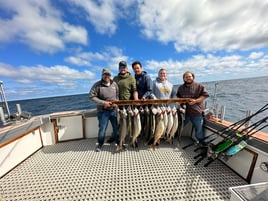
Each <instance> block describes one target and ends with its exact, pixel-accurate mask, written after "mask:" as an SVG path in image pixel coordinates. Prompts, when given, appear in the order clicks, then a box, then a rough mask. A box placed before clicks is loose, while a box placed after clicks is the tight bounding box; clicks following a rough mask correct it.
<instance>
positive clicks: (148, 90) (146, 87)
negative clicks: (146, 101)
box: [135, 71, 153, 99]
mask: <svg viewBox="0 0 268 201" xmlns="http://www.w3.org/2000/svg"><path fill="white" fill-rule="evenodd" d="M135 79H136V83H137V90H138V95H139V99H141V98H143V97H144V98H150V97H151V94H152V91H153V81H152V79H151V77H150V75H148V74H147V72H145V71H142V73H141V74H140V75H136V74H135Z"/></svg>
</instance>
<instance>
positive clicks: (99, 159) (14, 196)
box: [0, 137, 247, 201]
mask: <svg viewBox="0 0 268 201" xmlns="http://www.w3.org/2000/svg"><path fill="white" fill-rule="evenodd" d="M188 140H189V139H188V138H185V137H184V138H183V139H182V143H181V145H179V146H175V145H167V144H165V143H161V145H160V146H159V148H158V149H157V150H156V151H155V152H152V151H150V150H148V147H145V146H142V145H140V147H139V148H138V149H133V148H129V149H128V151H124V152H121V153H114V150H115V146H114V144H112V145H105V146H104V147H103V150H102V151H101V152H98V153H97V152H95V151H94V150H95V143H96V139H84V140H77V141H70V142H64V143H59V144H56V145H51V146H45V147H44V148H42V149H41V150H39V151H38V152H37V153H35V154H34V155H33V156H31V157H30V158H28V159H27V160H26V161H25V162H23V163H22V164H20V165H19V166H18V167H16V168H15V169H14V170H12V171H11V172H9V173H8V174H7V175H5V176H4V177H3V178H1V180H0V195H1V196H2V198H3V200H4V201H11V200H16V201H17V200H27V201H31V200H38V201H39V200H40V201H41V200H57V201H58V200H120V201H124V200H151V201H153V200H155V201H156V200H187V201H191V200H195V201H206V200H207V201H221V200H229V199H230V193H229V191H228V188H229V187H232V186H240V185H245V184H247V182H246V181H244V180H243V179H241V178H240V177H239V176H238V175H237V174H235V173H234V172H233V171H231V170H230V169H229V168H228V167H226V166H225V165H223V164H222V163H221V162H220V161H218V160H217V161H215V162H214V163H212V164H211V165H210V166H209V167H207V168H206V167H203V165H204V163H205V162H206V159H205V160H204V161H202V162H201V163H200V164H198V165H197V166H194V165H193V164H194V162H195V161H196V159H194V158H193V157H194V156H195V155H196V154H197V153H195V152H194V151H193V150H194V148H195V147H189V148H187V149H185V150H182V149H181V147H182V146H184V145H185V144H187V143H189V141H188Z"/></svg>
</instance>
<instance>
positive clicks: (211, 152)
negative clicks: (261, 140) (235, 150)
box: [204, 116, 268, 167]
mask: <svg viewBox="0 0 268 201" xmlns="http://www.w3.org/2000/svg"><path fill="white" fill-rule="evenodd" d="M267 119H268V116H267V117H265V118H263V119H261V120H259V121H257V122H255V123H254V124H252V125H251V126H249V127H247V128H244V129H243V130H242V131H240V133H243V132H245V131H246V130H247V129H248V128H251V129H250V131H248V133H250V132H251V131H253V130H255V129H256V128H257V127H258V126H259V125H261V124H262V123H264V122H266V120H267ZM263 127H266V126H263ZM263 127H262V128H261V129H263ZM261 129H258V130H257V131H260V130H261ZM257 131H256V132H257ZM254 132H255V131H254ZM251 134H252V135H253V133H251ZM237 136H238V137H240V138H242V137H243V136H246V137H249V136H251V135H250V134H248V135H247V134H245V135H242V136H241V134H240V135H239V134H237ZM233 143H235V141H234V140H232V139H229V140H228V141H226V142H224V143H222V144H220V145H219V146H218V147H216V149H215V150H213V149H212V147H210V146H208V149H207V155H208V158H209V161H208V162H207V163H206V164H205V165H204V167H207V166H208V165H209V164H211V163H212V162H213V161H215V160H216V159H217V158H218V157H219V156H220V155H221V154H222V153H223V152H224V151H225V150H226V149H228V148H230V147H231V146H232V145H233Z"/></svg>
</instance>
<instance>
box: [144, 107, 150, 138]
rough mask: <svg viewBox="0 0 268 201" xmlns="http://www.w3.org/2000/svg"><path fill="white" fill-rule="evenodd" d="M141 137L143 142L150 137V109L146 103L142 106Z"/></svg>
mask: <svg viewBox="0 0 268 201" xmlns="http://www.w3.org/2000/svg"><path fill="white" fill-rule="evenodd" d="M143 128H144V129H143V130H144V131H143V137H144V139H145V142H146V143H147V142H148V139H149V137H150V109H149V107H148V105H146V106H145V108H144V124H143Z"/></svg>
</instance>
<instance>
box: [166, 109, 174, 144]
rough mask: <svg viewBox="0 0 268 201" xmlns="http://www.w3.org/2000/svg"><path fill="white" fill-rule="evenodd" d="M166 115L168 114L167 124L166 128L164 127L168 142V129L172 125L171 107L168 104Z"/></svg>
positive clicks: (169, 129)
mask: <svg viewBox="0 0 268 201" xmlns="http://www.w3.org/2000/svg"><path fill="white" fill-rule="evenodd" d="M167 116H168V125H167V129H166V137H167V142H169V143H170V141H169V139H170V131H171V129H172V127H173V123H174V121H173V115H172V111H171V107H170V106H168V107H167Z"/></svg>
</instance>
